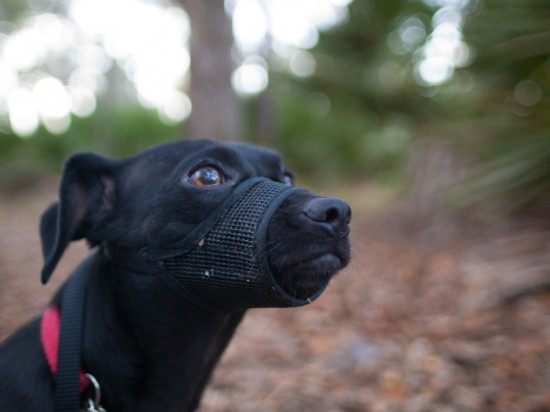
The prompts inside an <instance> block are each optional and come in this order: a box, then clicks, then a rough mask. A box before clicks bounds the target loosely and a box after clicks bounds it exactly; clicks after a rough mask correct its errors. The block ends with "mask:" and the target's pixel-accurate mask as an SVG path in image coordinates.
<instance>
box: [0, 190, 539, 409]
mask: <svg viewBox="0 0 550 412" xmlns="http://www.w3.org/2000/svg"><path fill="white" fill-rule="evenodd" d="M55 192H56V189H55V183H54V182H49V183H45V184H41V185H37V186H36V187H33V188H32V190H27V191H24V192H19V193H17V194H16V195H12V196H8V194H1V196H2V198H1V200H0V309H1V310H0V339H1V338H4V337H5V336H7V335H8V334H9V333H11V332H12V331H13V330H14V329H15V328H16V327H18V326H19V325H21V324H22V323H24V322H25V321H26V320H28V319H30V318H31V317H33V316H36V315H38V314H39V313H40V312H41V310H42V309H43V308H44V305H46V303H47V302H48V300H49V299H50V296H51V295H52V293H53V292H54V290H55V289H56V288H57V286H58V285H59V284H60V283H61V282H62V280H63V279H62V278H63V276H60V275H62V274H66V273H70V271H71V269H72V268H73V267H74V266H75V265H76V263H77V262H78V261H79V259H80V258H81V257H82V256H83V255H84V254H85V253H86V247H85V245H84V244H83V243H78V244H75V245H73V246H71V248H70V249H69V251H68V253H67V254H66V256H65V257H64V258H63V262H62V266H61V267H60V269H59V270H58V271H57V272H56V276H54V277H53V278H52V282H51V284H48V285H47V286H42V285H41V284H40V281H39V271H40V266H41V263H42V262H41V256H40V244H39V239H38V230H37V225H38V216H39V214H40V213H41V211H42V210H43V209H44V208H45V207H46V206H47V205H48V203H49V202H50V201H52V200H53V199H54V198H55ZM354 202H355V204H354ZM361 202H362V200H361V198H360V197H356V198H354V199H353V201H352V202H351V203H352V207H353V208H354V209H355V210H354V212H355V214H354V218H353V223H352V244H353V261H352V263H351V265H350V267H349V268H347V269H346V270H344V271H343V273H341V274H339V275H338V277H337V278H336V279H335V280H334V281H333V282H332V283H331V286H330V287H329V289H328V290H327V291H326V292H325V293H324V295H323V296H321V297H320V298H319V299H318V300H317V301H315V302H314V303H312V304H311V305H309V306H307V307H303V308H297V309H267V310H266V309H263V310H251V311H250V312H249V314H248V315H247V317H246V319H245V321H244V322H243V324H242V325H241V326H240V327H239V330H238V332H237V335H236V337H235V338H234V340H233V341H232V343H231V345H230V347H229V348H228V350H227V351H226V353H225V355H224V357H223V359H222V361H221V364H220V365H219V367H218V368H217V370H216V372H215V375H214V377H213V380H212V382H211V383H210V385H209V387H208V389H207V391H206V393H205V396H204V398H203V402H202V406H201V408H200V412H233V411H235V412H237V411H238V412H252V411H254V412H257V411H264V412H266V411H267V412H303V411H321V412H355V411H357V412H360V411H361V412H362V411H373V412H382V411H384V412H385V411H399V412H401V411H403V412H416V411H418V412H430V411H434V412H435V411H437V412H455V411H456V412H460V411H464V412H468V411H488V412H491V411H513V412H542V411H550V293H549V292H548V290H547V289H546V290H544V287H545V286H546V285H548V283H549V282H548V280H549V278H550V253H549V252H550V229H549V228H548V226H546V227H544V226H543V225H541V223H540V221H538V220H537V221H530V220H523V219H521V222H520V220H518V221H517V222H516V221H508V222H496V223H494V224H492V225H488V226H483V227H482V226H481V225H479V226H478V225H472V224H466V223H464V222H457V221H455V220H453V219H448V218H442V219H441V218H440V217H438V218H433V217H428V218H426V217H424V218H421V219H419V218H418V216H415V215H414V214H411V213H405V212H403V209H399V208H392V207H389V206H387V205H386V206H385V207H382V208H381V207H364V204H362V203H361Z"/></svg>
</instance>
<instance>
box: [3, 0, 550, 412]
mask: <svg viewBox="0 0 550 412" xmlns="http://www.w3.org/2000/svg"><path fill="white" fill-rule="evenodd" d="M549 90H550V2H548V1H546V0H408V1H397V0H391V1H385V0H353V1H351V0H294V1H292V0H226V1H225V2H223V1H221V0H218V1H215V0H209V1H193V0H180V2H179V3H178V2H177V1H176V0H174V1H172V2H170V1H168V0H158V1H153V0H151V1H145V0H116V1H114V0H111V1H109V0H97V1H85V0H63V1H62V0H51V1H47V0H27V1H26V2H22V1H17V0H3V1H2V3H1V4H0V194H1V195H2V201H1V202H0V219H1V226H0V246H1V247H0V250H1V251H0V264H1V265H2V267H3V272H2V273H1V274H0V281H1V282H2V288H1V289H2V292H0V298H1V300H0V305H1V306H2V308H3V310H2V314H1V315H0V337H3V336H5V335H6V334H7V333H9V332H10V331H11V330H13V328H14V327H16V326H17V325H18V324H20V323H21V322H23V321H24V320H25V319H28V318H29V317H30V316H31V315H32V314H33V313H37V312H38V311H39V310H40V309H41V307H42V305H43V304H44V303H45V302H46V301H47V298H48V296H49V295H48V293H49V294H51V292H52V289H48V290H47V291H44V290H43V289H44V288H43V287H41V286H39V285H38V283H39V282H38V271H39V267H40V257H39V250H40V249H39V245H38V239H37V233H36V232H37V230H36V226H37V223H36V222H37V217H38V214H39V213H40V211H41V210H42V209H43V208H45V206H46V205H47V203H48V201H51V200H53V199H55V190H56V189H55V187H56V186H55V185H56V183H55V175H56V173H58V171H59V170H60V167H61V164H62V162H63V159H64V158H65V157H66V156H67V155H68V154H69V153H70V152H73V151H76V150H93V151H97V152H100V153H103V154H106V155H109V156H123V155H129V154H132V153H135V152H136V151H139V150H141V149H143V148H145V147H146V146H148V145H152V144H156V143H160V142H164V141H170V140H173V139H177V138H193V137H212V138H216V139H218V140H242V141H247V142H251V143H256V144H262V145H267V146H270V147H273V148H275V149H277V150H279V151H281V152H282V153H283V154H284V156H285V159H286V162H287V163H288V164H289V165H290V167H291V168H292V169H293V170H295V171H296V173H297V176H298V184H303V185H307V186H311V187H313V188H315V189H316V190H318V191H320V192H321V193H324V194H335V193H336V194H337V195H339V196H341V197H343V198H345V199H346V200H348V201H349V202H350V203H351V204H352V208H353V210H354V221H353V230H352V232H353V240H352V243H353V248H354V261H353V263H352V266H351V268H349V269H347V270H346V271H345V273H343V274H342V275H340V277H339V279H337V280H335V281H334V282H333V285H334V286H333V287H332V288H331V289H330V290H329V291H328V292H327V293H326V294H325V296H323V297H322V298H321V299H320V300H319V301H318V302H316V303H314V304H313V305H311V307H308V308H303V309H299V310H296V311H294V310H289V311H271V312H270V311H265V312H262V311H258V312H256V311H254V312H253V313H252V314H251V315H250V316H249V317H248V318H247V320H246V321H245V323H244V324H243V326H242V328H241V330H240V333H239V334H238V336H237V338H236V339H235V342H233V344H232V346H231V348H230V349H229V351H228V353H227V354H226V356H225V357H224V360H223V362H222V365H221V367H220V368H219V369H218V371H217V372H216V376H215V377H214V380H213V382H212V385H211V387H210V388H209V390H208V391H207V393H206V396H205V399H204V402H203V407H202V408H201V411H204V412H207V411H212V412H214V411H217V412H219V411H257V410H265V411H285V412H289V411H304V410H319V411H522V412H523V411H525V412H542V411H550V394H549V391H548V388H549V387H550V343H549V342H550V295H549V294H548V291H549V290H550V253H549V252H550V190H549V189H550V97H549ZM52 176H53V177H52ZM31 217H32V219H31ZM81 246H82V245H81ZM84 249H85V247H84V246H82V247H81V248H80V249H78V251H77V252H75V253H76V257H75V258H73V259H74V260H69V261H68V262H66V265H67V266H66V268H67V271H70V268H71V266H70V265H71V264H74V263H75V262H76V261H77V259H78V257H79V256H81V255H82V254H83V253H85V252H84ZM22 274H25V276H24V277H22ZM31 274H33V275H31ZM34 275H36V276H34ZM61 280H62V279H58V280H57V283H55V284H54V285H53V286H52V285H49V286H48V287H55V286H56V285H59V282H60V281H61ZM35 283H36V285H35ZM21 306H23V308H22V307H21ZM243 351H245V353H247V354H248V357H247V358H245V359H243V357H242V353H243ZM243 405H244V406H243Z"/></svg>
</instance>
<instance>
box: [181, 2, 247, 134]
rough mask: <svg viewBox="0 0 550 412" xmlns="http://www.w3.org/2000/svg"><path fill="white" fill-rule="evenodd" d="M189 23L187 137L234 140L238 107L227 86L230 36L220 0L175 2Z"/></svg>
mask: <svg viewBox="0 0 550 412" xmlns="http://www.w3.org/2000/svg"><path fill="white" fill-rule="evenodd" d="M179 1H180V3H181V5H182V6H183V7H184V8H185V10H186V11H187V13H188V14H189V19H190V21H191V87H190V96H191V102H192V104H193V111H192V113H191V117H190V118H189V120H188V122H187V135H188V136H189V137H191V138H197V137H209V138H214V139H217V140H238V139H239V138H240V134H241V128H240V116H239V105H238V102H237V98H236V96H235V93H234V91H233V89H232V87H231V74H232V72H233V63H232V59H231V47H232V45H233V34H232V30H231V20H230V18H229V16H227V14H226V12H225V7H224V1H223V0H179Z"/></svg>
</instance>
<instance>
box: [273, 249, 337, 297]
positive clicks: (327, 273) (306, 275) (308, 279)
mask: <svg viewBox="0 0 550 412" xmlns="http://www.w3.org/2000/svg"><path fill="white" fill-rule="evenodd" d="M343 266H345V264H344V263H343V262H342V260H341V259H340V258H339V257H338V256H336V255H334V254H332V253H327V254H324V255H321V256H318V257H315V258H313V259H310V260H307V261H304V262H299V263H297V264H293V265H290V266H286V267H281V268H278V269H277V270H275V269H274V268H272V271H273V273H274V275H275V277H276V278H277V280H278V282H279V284H280V286H281V287H282V288H283V289H284V290H285V292H287V293H288V294H290V295H291V296H293V297H295V298H298V299H303V300H307V299H308V298H310V297H312V296H314V295H317V294H318V293H319V292H321V291H322V290H323V289H324V288H325V287H326V285H327V283H328V282H329V281H330V279H331V278H332V277H333V276H334V275H335V274H336V273H337V272H338V271H339V270H340V269H342V268H343Z"/></svg>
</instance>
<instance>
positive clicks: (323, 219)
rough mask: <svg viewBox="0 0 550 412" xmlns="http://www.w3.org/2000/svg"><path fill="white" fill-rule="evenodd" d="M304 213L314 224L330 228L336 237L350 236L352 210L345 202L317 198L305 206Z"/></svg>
mask: <svg viewBox="0 0 550 412" xmlns="http://www.w3.org/2000/svg"><path fill="white" fill-rule="evenodd" d="M304 212H305V214H306V216H307V217H309V218H310V219H311V220H313V221H314V222H317V223H321V224H324V225H326V226H328V227H329V228H330V229H331V230H333V231H334V233H335V234H336V235H340V236H345V235H347V234H348V231H349V228H348V224H349V222H350V221H351V208H350V207H349V205H348V204H347V203H346V202H344V201H343V200H340V199H336V198H334V197H317V198H314V199H311V200H309V201H308V202H307V203H306V204H305V206H304Z"/></svg>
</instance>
